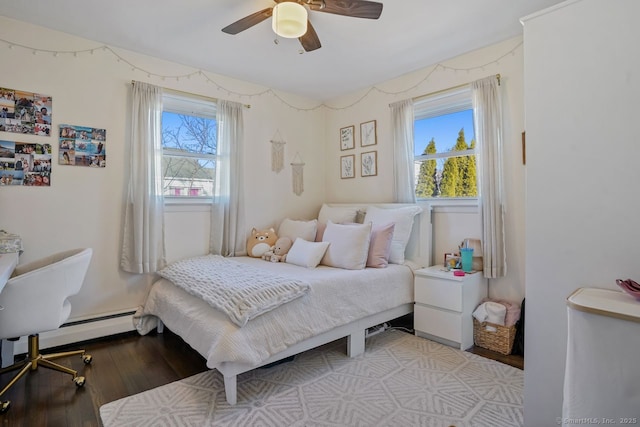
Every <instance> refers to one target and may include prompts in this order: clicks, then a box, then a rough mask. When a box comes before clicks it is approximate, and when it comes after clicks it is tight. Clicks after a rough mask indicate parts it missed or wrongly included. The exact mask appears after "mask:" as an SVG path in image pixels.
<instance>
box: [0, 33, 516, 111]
mask: <svg viewBox="0 0 640 427" xmlns="http://www.w3.org/2000/svg"><path fill="white" fill-rule="evenodd" d="M0 42H1V43H4V44H5V45H6V46H7V47H8V48H9V49H15V48H16V47H17V48H20V49H24V50H27V51H31V52H32V53H33V55H38V54H47V55H52V56H53V57H55V58H58V57H61V56H73V57H76V58H77V57H78V56H80V55H85V54H89V55H93V54H94V53H95V52H104V53H107V54H110V55H112V56H113V57H114V58H115V59H116V61H117V62H118V63H124V64H125V65H126V66H127V67H129V68H130V69H131V71H132V72H136V71H137V72H141V73H143V74H145V75H146V76H147V78H158V79H160V80H162V81H165V80H175V81H176V82H179V81H180V80H190V79H191V78H192V77H198V78H201V79H203V80H204V81H205V82H206V83H208V84H212V85H214V86H215V88H216V90H218V91H220V92H224V93H226V94H227V95H228V96H236V97H238V98H241V99H242V98H243V97H249V98H252V97H258V96H264V95H271V96H273V97H274V98H276V99H277V100H279V101H280V102H281V103H283V104H284V105H286V106H287V107H289V108H291V109H294V110H297V111H315V110H318V109H320V108H326V109H328V110H333V111H339V110H346V109H348V108H351V107H353V106H355V105H357V104H359V103H360V102H362V101H364V99H365V98H367V97H368V96H369V95H370V94H371V93H373V92H374V91H375V92H378V93H382V94H384V95H391V96H397V95H402V94H406V93H408V92H411V91H414V90H415V89H417V88H418V87H420V86H421V85H422V84H423V83H425V82H426V81H427V80H429V78H430V77H431V76H432V75H433V74H434V73H435V72H436V71H439V70H442V71H453V72H454V73H458V72H466V73H470V72H472V71H476V70H483V71H484V69H485V68H486V67H489V66H492V65H500V61H501V60H503V59H505V58H507V57H509V56H514V55H515V52H516V51H517V50H518V49H519V48H520V47H521V46H522V43H523V42H522V41H520V42H518V43H517V44H516V45H515V46H514V47H513V48H512V49H511V50H509V51H507V52H506V53H505V54H503V55H501V56H499V57H498V58H496V59H493V60H491V61H487V62H486V63H484V64H480V65H476V66H473V67H469V68H463V67H451V66H448V65H445V64H443V63H438V64H435V65H432V66H431V67H429V68H430V69H429V70H428V71H427V72H426V74H425V75H424V77H422V78H421V79H419V80H418V81H417V82H416V83H415V84H413V85H412V86H410V87H408V88H406V89H403V90H400V91H397V92H390V91H386V90H383V89H381V88H380V87H378V86H375V85H374V86H371V87H369V88H368V89H367V90H366V91H365V92H364V93H363V94H362V95H361V96H360V97H358V98H357V99H356V100H355V101H353V102H351V103H350V104H347V105H343V106H330V105H328V104H325V103H322V104H319V105H316V106H314V107H309V108H301V107H297V106H295V105H292V104H291V103H289V102H288V101H287V100H285V99H284V98H283V97H282V96H280V95H279V94H278V93H277V92H276V91H275V90H273V89H271V88H268V89H265V90H262V91H258V92H253V93H242V92H237V91H234V90H231V89H228V88H226V87H224V86H223V85H221V84H219V83H218V82H216V81H215V80H214V79H212V78H211V77H209V75H208V74H207V73H206V72H205V71H204V70H201V69H196V70H194V71H191V72H188V73H184V74H175V75H166V74H159V73H155V72H153V71H150V70H147V69H145V68H142V67H139V66H138V65H136V64H134V63H133V62H131V61H129V60H128V59H126V58H125V57H123V56H122V55H120V54H119V53H118V52H116V51H115V50H114V49H113V48H112V47H110V46H108V45H101V46H98V47H93V48H90V49H80V50H51V49H40V48H34V47H31V46H26V45H23V44H20V43H15V42H11V41H8V40H4V39H0Z"/></svg>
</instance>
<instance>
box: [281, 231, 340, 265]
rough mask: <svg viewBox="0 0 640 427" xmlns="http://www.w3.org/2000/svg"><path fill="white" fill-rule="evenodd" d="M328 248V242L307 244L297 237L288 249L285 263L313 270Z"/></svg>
mask: <svg viewBox="0 0 640 427" xmlns="http://www.w3.org/2000/svg"><path fill="white" fill-rule="evenodd" d="M328 246H329V243H328V242H308V241H306V240H304V239H301V238H300V237H298V238H297V239H296V241H295V242H293V246H291V249H289V252H288V253H287V257H286V258H285V262H287V263H288V264H295V265H299V266H301V267H307V268H315V267H316V266H317V265H318V264H320V260H321V259H322V257H323V256H324V253H325V252H326V250H327V247H328Z"/></svg>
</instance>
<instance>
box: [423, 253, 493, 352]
mask: <svg viewBox="0 0 640 427" xmlns="http://www.w3.org/2000/svg"><path fill="white" fill-rule="evenodd" d="M486 296H487V279H485V278H484V276H483V275H482V273H481V272H478V273H472V274H468V273H467V274H465V275H464V276H454V275H453V270H452V271H446V270H445V268H444V267H443V266H442V265H434V266H432V267H428V268H422V269H420V270H416V271H415V285H414V299H415V305H414V312H413V324H414V326H413V328H414V329H415V334H416V335H418V336H422V337H424V338H429V339H432V340H434V341H438V342H440V343H442V344H446V345H450V346H453V347H457V348H460V349H462V350H466V349H468V348H469V347H471V346H473V320H472V313H473V311H474V310H475V309H476V307H477V306H478V305H479V304H480V301H481V300H482V299H483V298H485V297H486Z"/></svg>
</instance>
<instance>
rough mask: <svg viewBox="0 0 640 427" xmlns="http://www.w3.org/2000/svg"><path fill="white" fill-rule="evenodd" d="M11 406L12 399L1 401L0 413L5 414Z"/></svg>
mask: <svg viewBox="0 0 640 427" xmlns="http://www.w3.org/2000/svg"><path fill="white" fill-rule="evenodd" d="M10 406H11V401H10V400H6V401H4V402H0V414H4V413H5V412H7V411H8V410H9V407H10Z"/></svg>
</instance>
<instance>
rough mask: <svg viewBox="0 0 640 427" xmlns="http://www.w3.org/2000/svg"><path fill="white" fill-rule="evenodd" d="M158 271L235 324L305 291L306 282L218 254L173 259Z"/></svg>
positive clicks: (244, 321)
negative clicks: (178, 259)
mask: <svg viewBox="0 0 640 427" xmlns="http://www.w3.org/2000/svg"><path fill="white" fill-rule="evenodd" d="M158 274H159V275H160V276H162V277H164V278H165V279H168V280H170V281H172V282H173V283H174V284H175V285H177V286H179V287H180V288H182V289H184V290H185V291H187V292H188V293H190V294H191V295H193V296H195V297H198V298H202V299H203V300H205V301H206V302H207V303H209V305H210V306H212V307H213V308H216V309H218V310H220V311H222V312H223V313H225V314H226V315H227V316H229V319H231V321H232V322H233V323H235V324H236V325H238V326H244V325H246V324H247V322H248V321H249V320H251V319H253V318H255V317H257V316H260V315H261V314H264V313H266V312H267V311H270V310H273V309H274V308H276V307H279V306H280V305H282V304H285V303H287V302H289V301H292V300H294V299H296V298H299V297H301V296H302V295H304V294H305V293H307V292H308V291H309V284H308V283H306V282H304V281H302V280H299V279H295V278H292V277H287V276H282V275H279V274H276V273H274V272H270V271H265V270H264V269H262V268H259V267H256V266H252V265H249V264H246V263H241V262H237V261H235V260H233V259H231V258H225V257H222V256H220V255H205V256H200V257H193V258H187V259H183V260H180V261H176V262H174V263H172V264H170V265H169V266H167V267H166V268H164V269H162V270H161V271H159V272H158Z"/></svg>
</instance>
